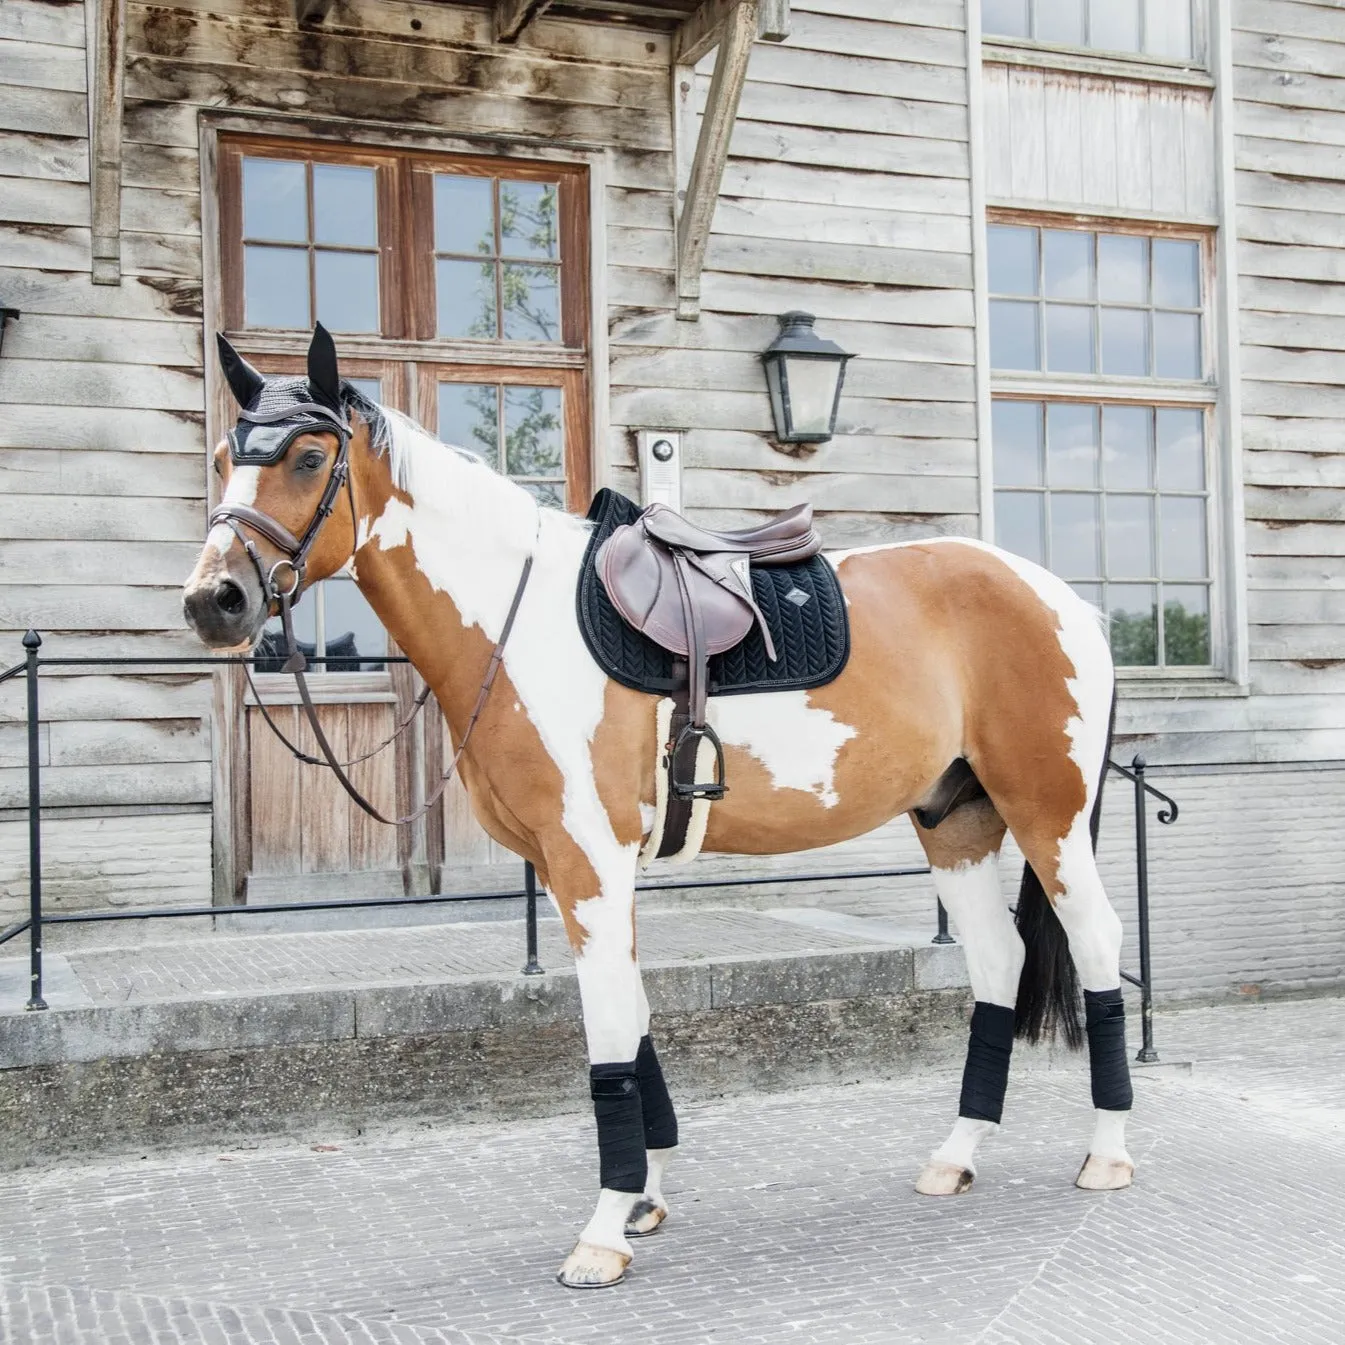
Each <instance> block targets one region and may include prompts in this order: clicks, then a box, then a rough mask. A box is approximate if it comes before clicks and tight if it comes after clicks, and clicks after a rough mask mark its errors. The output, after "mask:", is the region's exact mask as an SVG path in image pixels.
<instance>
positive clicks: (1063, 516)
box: [989, 222, 1214, 669]
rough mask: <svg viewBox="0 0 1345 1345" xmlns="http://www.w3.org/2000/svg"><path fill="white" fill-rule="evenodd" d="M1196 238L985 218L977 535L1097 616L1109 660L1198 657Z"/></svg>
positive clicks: (1203, 478)
mask: <svg viewBox="0 0 1345 1345" xmlns="http://www.w3.org/2000/svg"><path fill="white" fill-rule="evenodd" d="M1205 256H1206V242H1205V240H1204V239H1203V238H1202V237H1200V236H1191V235H1180V234H1156V233H1152V234H1151V233H1137V232H1127V233H1122V232H1119V231H1118V232H1107V231H1098V230H1085V229H1064V228H1052V227H1048V226H1046V225H1037V224H1020V223H1017V222H1003V223H992V224H991V225H990V228H989V275H990V292H991V300H990V347H991V365H992V388H993V393H994V401H993V421H992V443H993V448H994V483H995V540H996V541H997V542H998V543H999V544H1000V545H1001V546H1004V547H1005V548H1007V549H1008V550H1010V551H1014V552H1016V553H1017V554H1019V555H1022V556H1025V557H1027V558H1028V559H1030V560H1033V561H1036V562H1037V563H1038V564H1041V565H1045V566H1046V567H1048V568H1049V569H1051V570H1052V571H1053V572H1054V573H1056V574H1058V575H1060V576H1061V577H1062V578H1063V579H1065V580H1067V581H1068V582H1069V583H1070V584H1071V585H1072V586H1073V587H1074V589H1075V590H1076V591H1077V592H1078V593H1079V594H1081V596H1083V597H1084V598H1086V599H1087V600H1088V601H1089V602H1092V603H1094V604H1096V605H1097V606H1098V607H1100V608H1101V609H1102V610H1103V611H1105V612H1106V613H1107V615H1108V617H1109V618H1110V628H1111V641H1112V652H1113V654H1114V656H1115V658H1116V661H1117V663H1118V664H1119V665H1122V666H1126V667H1140V668H1160V669H1170V668H1191V667H1197V668H1207V667H1209V666H1210V665H1211V664H1212V662H1213V658H1214V649H1213V640H1212V635H1211V626H1210V621H1211V614H1212V612H1213V609H1214V604H1213V600H1212V593H1211V590H1212V586H1213V571H1212V564H1211V545H1212V541H1211V537H1210V517H1211V510H1210V488H1209V475H1210V473H1209V466H1208V452H1207V443H1208V439H1209V432H1208V428H1207V421H1208V418H1209V415H1210V411H1211V407H1212V405H1213V402H1214V389H1213V385H1212V382H1211V380H1210V378H1209V377H1208V372H1207V356H1206V347H1207V342H1206V341H1205V340H1204V336H1203V330H1204V323H1205V317H1206V313H1205V302H1204V290H1205V284H1204V279H1203V277H1204V274H1205V269H1206V263H1205Z"/></svg>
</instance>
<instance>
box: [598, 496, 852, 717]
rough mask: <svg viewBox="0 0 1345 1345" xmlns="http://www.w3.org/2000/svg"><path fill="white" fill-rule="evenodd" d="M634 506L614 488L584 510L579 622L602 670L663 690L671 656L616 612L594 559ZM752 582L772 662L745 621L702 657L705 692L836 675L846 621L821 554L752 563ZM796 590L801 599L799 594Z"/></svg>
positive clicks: (801, 683) (671, 682) (775, 686)
mask: <svg viewBox="0 0 1345 1345" xmlns="http://www.w3.org/2000/svg"><path fill="white" fill-rule="evenodd" d="M641 512H642V511H641V509H640V506H639V505H638V504H636V503H635V502H634V501H633V500H628V499H627V498H626V497H625V496H624V495H618V494H617V493H616V491H614V490H606V489H603V490H600V491H599V492H598V493H597V495H595V496H594V498H593V503H592V505H591V506H590V507H589V511H588V517H589V520H590V521H591V522H592V524H593V535H592V536H591V537H590V538H589V543H588V549H587V550H586V551H585V552H584V564H583V568H582V569H581V570H580V572H579V588H578V593H577V602H578V608H579V626H580V629H581V630H582V631H583V632H584V640H585V642H586V643H587V645H588V647H589V651H590V652H591V653H592V655H593V657H594V658H595V659H596V660H597V661H598V666H599V667H600V668H602V670H603V671H604V672H605V673H606V674H607V675H608V676H609V677H611V678H613V679H614V680H616V681H618V682H620V683H622V684H623V685H624V686H628V687H633V688H634V689H635V690H636V691H647V692H651V693H655V694H659V695H666V694H667V693H669V692H672V691H676V690H677V688H678V687H679V686H680V685H681V683H680V681H679V680H678V679H676V678H674V676H673V656H672V655H671V654H670V653H668V651H667V650H666V649H664V648H663V647H662V646H661V645H657V644H655V643H654V642H653V640H651V639H649V638H648V637H647V636H645V635H642V634H641V633H640V632H639V631H637V630H633V629H632V628H631V627H630V626H628V625H627V624H626V623H625V622H624V621H623V620H622V619H621V616H620V614H619V613H618V612H617V610H616V608H615V607H613V606H612V602H611V599H610V598H608V596H607V591H606V589H604V588H603V586H602V582H601V580H599V578H598V572H597V568H596V566H595V565H594V559H595V557H596V556H597V554H598V548H599V547H600V546H602V544H603V543H604V542H605V541H606V540H607V538H608V537H609V536H611V534H612V532H613V531H614V530H615V529H617V528H619V527H620V526H621V525H622V524H623V523H634V522H635V520H636V519H637V518H638V517H639V516H640V513H641ZM752 588H753V592H754V593H755V596H756V600H757V604H758V605H759V606H760V608H761V610H762V612H763V613H764V614H765V617H766V620H767V622H768V623H769V624H770V628H771V638H772V639H773V640H774V641H775V652H776V655H777V659H776V662H774V663H772V662H771V660H770V659H769V658H767V656H766V644H765V641H764V640H763V639H762V638H761V632H760V630H758V629H757V627H756V625H755V624H753V626H752V629H751V630H750V631H749V632H748V635H747V638H746V639H745V640H744V641H743V642H742V644H740V645H737V646H735V647H734V648H733V649H726V650H725V651H724V652H723V653H722V654H715V655H714V656H713V657H712V658H711V659H710V694H711V695H712V696H733V695H742V694H744V693H746V692H750V691H806V690H808V689H810V688H812V687H820V686H825V685H826V683H828V682H830V681H831V680H832V679H833V678H834V677H836V676H837V674H838V673H839V672H840V671H841V669H842V668H844V667H845V661H846V659H848V658H849V657H850V622H849V618H848V617H847V615H846V610H845V600H844V598H843V597H842V596H841V586H840V583H839V581H838V580H837V578H836V572H835V570H833V569H832V568H831V566H830V565H829V564H827V562H826V561H825V560H823V559H822V557H821V556H814V557H813V558H812V559H811V560H805V561H803V562H801V563H800V564H798V565H770V566H767V565H754V566H752ZM787 594H793V595H794V596H793V597H792V598H790V597H787V596H786V595H787ZM800 594H802V595H805V596H806V597H807V599H808V600H807V602H801V601H800V597H799V595H800Z"/></svg>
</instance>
